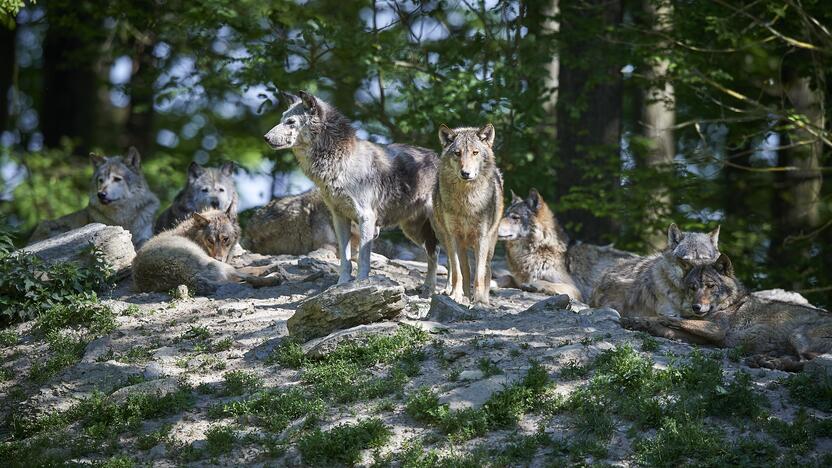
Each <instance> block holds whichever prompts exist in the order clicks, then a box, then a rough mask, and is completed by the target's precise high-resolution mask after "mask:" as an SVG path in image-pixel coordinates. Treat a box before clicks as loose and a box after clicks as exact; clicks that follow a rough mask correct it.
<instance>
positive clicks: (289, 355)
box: [266, 340, 306, 369]
mask: <svg viewBox="0 0 832 468" xmlns="http://www.w3.org/2000/svg"><path fill="white" fill-rule="evenodd" d="M305 362H306V356H304V354H303V348H301V346H300V344H299V343H297V342H295V341H291V340H285V341H283V342H282V343H280V346H278V347H277V348H275V350H274V351H272V353H271V354H270V355H269V357H268V358H266V365H269V366H271V365H273V364H279V365H281V366H283V367H288V368H289V369H299V368H301V367H303V365H304V363H305Z"/></svg>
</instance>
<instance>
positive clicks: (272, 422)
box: [208, 388, 325, 432]
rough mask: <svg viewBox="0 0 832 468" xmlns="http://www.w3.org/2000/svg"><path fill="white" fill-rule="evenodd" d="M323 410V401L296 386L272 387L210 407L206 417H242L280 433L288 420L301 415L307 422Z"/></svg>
mask: <svg viewBox="0 0 832 468" xmlns="http://www.w3.org/2000/svg"><path fill="white" fill-rule="evenodd" d="M324 409H325V406H324V402H323V400H321V399H320V398H316V397H312V396H310V395H309V394H307V393H306V392H304V391H303V390H302V389H300V388H292V389H290V390H279V389H274V390H266V391H261V392H258V393H255V394H254V395H252V396H251V398H247V399H245V400H240V401H233V402H229V403H226V404H223V405H216V406H213V407H211V408H210V409H209V411H208V416H209V417H211V418H214V419H217V418H223V417H237V418H240V417H245V418H249V419H250V420H251V421H252V422H253V423H254V424H255V425H257V426H260V427H262V428H264V429H266V430H268V431H270V432H281V431H283V430H284V429H286V427H287V426H288V425H289V423H291V422H292V421H294V420H296V419H298V418H300V417H303V416H306V417H307V421H309V422H312V421H315V420H316V419H317V418H318V417H319V416H320V415H321V414H323V412H324Z"/></svg>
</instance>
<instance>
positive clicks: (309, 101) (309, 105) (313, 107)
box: [299, 91, 321, 115]
mask: <svg viewBox="0 0 832 468" xmlns="http://www.w3.org/2000/svg"><path fill="white" fill-rule="evenodd" d="M299 94H300V100H301V101H303V106H304V107H305V108H306V109H307V110H308V111H309V112H311V113H313V114H317V115H320V114H321V105H320V103H318V98H316V97H315V96H313V95H311V94H309V93H307V92H306V91H301V92H300V93H299Z"/></svg>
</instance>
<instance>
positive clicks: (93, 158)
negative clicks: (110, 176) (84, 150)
mask: <svg viewBox="0 0 832 468" xmlns="http://www.w3.org/2000/svg"><path fill="white" fill-rule="evenodd" d="M90 162H92V167H98V166H100V165H102V164H104V163H105V162H107V157H106V156H101V155H100V154H95V153H90Z"/></svg>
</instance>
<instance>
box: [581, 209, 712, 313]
mask: <svg viewBox="0 0 832 468" xmlns="http://www.w3.org/2000/svg"><path fill="white" fill-rule="evenodd" d="M718 234H719V228H717V229H716V230H715V231H714V232H712V233H710V234H707V235H706V234H701V233H683V232H681V231H679V229H678V228H677V227H676V225H675V224H671V225H670V228H669V229H668V248H666V249H665V250H663V251H662V252H659V253H655V254H653V255H649V256H647V257H643V258H634V259H631V260H626V261H623V262H621V263H620V264H619V265H618V266H616V267H614V268H611V269H609V270H607V272H606V273H605V274H604V275H603V277H602V278H601V281H600V282H599V283H598V287H597V288H595V290H594V291H593V293H592V297H591V298H590V305H592V306H594V307H602V306H604V307H611V308H613V309H616V310H617V311H619V312H620V313H621V314H622V316H656V315H664V316H679V314H680V310H681V308H682V299H683V290H682V279H683V278H684V275H685V269H686V268H690V267H691V265H695V264H697V263H707V262H713V261H714V260H715V259H716V256H717V255H718V254H719V251H718V245H717V236H718Z"/></svg>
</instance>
